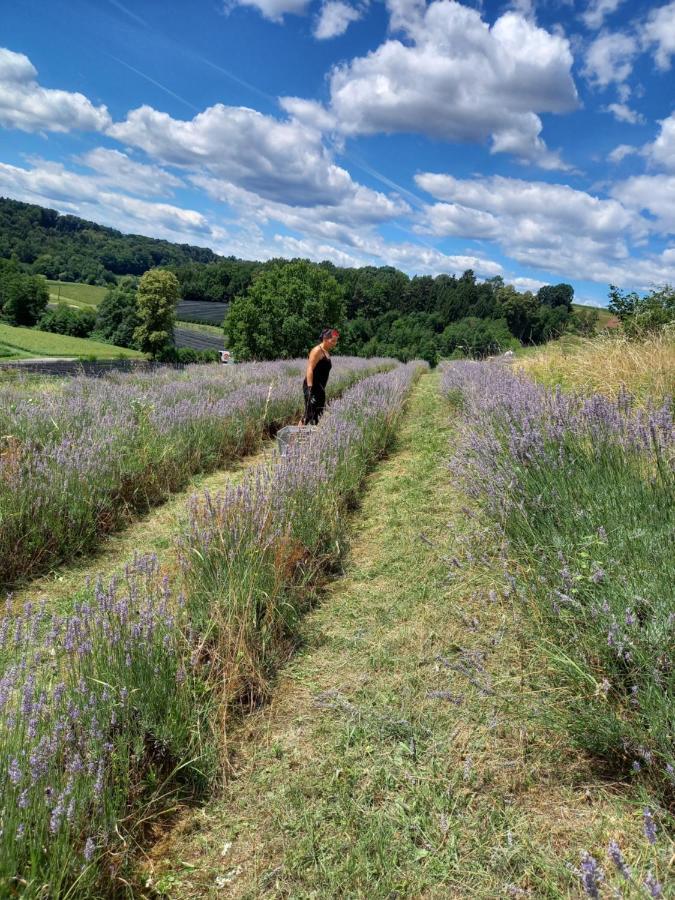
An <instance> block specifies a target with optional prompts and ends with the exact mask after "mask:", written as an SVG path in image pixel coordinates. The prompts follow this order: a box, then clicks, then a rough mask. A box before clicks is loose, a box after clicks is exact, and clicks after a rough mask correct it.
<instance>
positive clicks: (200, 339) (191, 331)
mask: <svg viewBox="0 0 675 900" xmlns="http://www.w3.org/2000/svg"><path fill="white" fill-rule="evenodd" d="M203 328H209V329H210V328H211V326H201V327H200V326H196V327H193V328H188V327H187V324H186V323H183V322H177V323H176V326H175V328H174V330H173V334H174V339H175V341H176V346H177V347H190V348H192V349H193V350H223V349H224V347H225V336H224V334H223V329H222V328H213V330H209V331H203V330H202V329H203Z"/></svg>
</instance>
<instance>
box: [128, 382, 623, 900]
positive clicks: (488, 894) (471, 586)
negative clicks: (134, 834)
mask: <svg viewBox="0 0 675 900" xmlns="http://www.w3.org/2000/svg"><path fill="white" fill-rule="evenodd" d="M448 415H449V413H448V410H447V408H446V406H445V404H444V403H443V402H442V401H441V399H440V397H439V395H438V381H437V376H434V375H431V376H427V377H424V378H423V379H422V380H421V381H420V383H419V384H418V386H417V387H416V388H415V390H414V392H413V395H412V397H411V401H410V404H409V407H408V412H407V415H406V419H405V421H404V424H403V428H402V432H401V436H400V442H399V447H398V450H397V452H395V453H394V454H393V455H392V456H391V457H390V458H389V459H388V460H386V461H385V462H384V463H383V464H382V465H381V466H380V468H379V469H378V471H377V472H376V473H375V474H374V475H373V476H371V478H370V480H369V485H368V489H367V491H366V495H365V499H364V503H363V507H362V509H361V510H360V511H359V512H358V513H357V515H356V517H355V522H354V540H353V544H352V547H351V552H350V554H349V559H348V563H347V568H346V572H345V576H344V578H342V579H340V580H338V581H336V582H335V583H334V584H333V585H332V586H331V587H330V588H329V590H328V591H327V592H326V593H325V596H324V597H323V601H322V603H321V605H320V607H318V608H317V609H315V610H314V611H313V612H312V613H311V614H310V615H309V616H307V618H306V619H305V621H304V624H303V628H304V634H303V638H304V649H303V650H302V651H301V652H300V653H299V654H298V656H296V657H295V659H294V660H293V661H291V663H290V664H289V665H288V666H287V667H286V668H285V669H284V670H283V672H282V673H281V674H280V677H279V680H278V684H277V688H276V691H275V697H274V700H273V702H272V703H270V704H269V705H268V706H267V707H266V708H264V709H262V710H260V711H259V712H257V713H256V714H254V715H252V716H251V717H249V718H248V719H247V721H246V723H245V724H244V725H243V727H242V732H241V735H240V740H239V749H238V756H237V757H236V776H235V778H234V779H233V780H232V781H231V782H230V783H229V784H228V785H227V786H226V788H225V791H224V794H223V796H222V797H221V798H219V799H218V800H217V802H213V803H211V804H210V805H208V806H207V807H206V808H204V809H200V810H196V811H188V812H187V813H186V814H185V816H184V817H183V819H182V821H181V822H180V823H179V825H178V827H177V828H176V829H175V830H174V831H173V832H172V833H170V834H169V835H168V836H167V837H166V838H165V839H164V841H162V842H161V843H160V844H159V845H157V846H156V847H155V848H154V849H153V851H152V853H151V854H150V857H149V858H148V859H147V864H146V866H145V872H146V877H147V878H148V885H149V886H150V887H151V888H152V889H153V890H154V891H155V892H156V894H159V895H160V896H166V897H170V898H173V900H179V898H180V900H183V898H197V897H247V898H248V897H250V898H253V897H292V898H305V897H306V898H310V897H312V898H324V897H326V898H328V897H363V898H392V897H398V898H403V897H410V898H417V897H439V898H440V897H443V898H447V897H467V898H468V897H472V898H473V897H484V898H501V897H508V896H532V897H567V896H570V897H573V896H579V895H580V888H579V885H580V882H579V878H578V875H577V874H575V873H574V872H573V871H571V870H570V866H571V867H575V866H578V864H579V859H580V853H581V851H582V850H583V849H584V848H587V847H589V848H592V847H594V846H596V845H597V844H598V843H599V844H600V845H602V846H604V847H606V846H607V841H608V840H609V838H610V837H618V838H619V839H620V842H621V845H622V847H624V848H625V847H630V845H632V844H634V845H635V846H639V845H640V841H641V835H640V810H639V808H636V807H635V806H633V805H631V803H630V798H628V797H627V796H625V795H624V789H623V788H622V787H620V786H616V785H611V784H608V783H604V782H602V781H600V780H599V779H598V778H597V777H596V776H595V775H593V773H592V771H591V769H590V767H589V765H588V764H587V763H586V761H585V760H583V759H580V758H579V756H578V754H576V753H575V752H573V751H571V750H570V749H569V748H568V747H567V746H566V743H565V741H564V738H562V739H561V736H560V735H552V734H550V733H549V732H548V731H547V730H546V728H545V726H544V725H543V724H542V722H541V721H540V719H541V715H540V712H541V710H540V709H539V697H538V685H539V682H540V679H541V677H543V672H544V668H545V667H544V664H543V661H542V659H541V658H540V657H539V656H538V654H537V653H536V651H535V650H534V649H533V648H529V647H524V646H523V645H522V644H521V640H520V638H519V634H520V629H519V628H518V618H517V611H516V609H515V606H514V604H513V603H512V601H511V599H510V598H509V596H508V590H507V589H506V588H505V580H504V576H503V564H502V562H501V559H500V556H499V553H500V547H499V545H498V543H497V542H496V538H495V535H494V534H493V533H492V532H491V529H490V528H489V527H488V526H487V525H486V524H485V523H484V522H482V521H481V519H480V516H479V515H477V514H476V513H474V512H472V511H471V510H470V509H468V508H467V507H466V503H467V501H466V498H465V497H463V496H462V495H461V494H460V493H458V491H457V489H456V488H455V487H453V485H452V484H451V480H450V474H449V472H448V470H447V467H446V465H445V461H446V457H447V454H448V445H449V440H450V437H451V433H452V426H451V423H450V422H449V421H448ZM603 842H604V843H603ZM156 894H155V895H156ZM631 896H632V895H631Z"/></svg>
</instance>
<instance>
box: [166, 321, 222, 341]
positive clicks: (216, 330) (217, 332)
mask: <svg viewBox="0 0 675 900" xmlns="http://www.w3.org/2000/svg"><path fill="white" fill-rule="evenodd" d="M176 325H177V326H178V327H179V328H187V329H188V330H189V331H200V332H201V333H202V334H212V335H214V336H215V337H219V338H222V337H223V329H222V328H221V327H220V326H218V325H207V324H206V322H183V321H179V320H177V321H176Z"/></svg>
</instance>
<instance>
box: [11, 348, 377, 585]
mask: <svg viewBox="0 0 675 900" xmlns="http://www.w3.org/2000/svg"><path fill="white" fill-rule="evenodd" d="M391 365H392V363H391V362H387V361H386V360H377V359H370V360H360V359H353V358H342V359H339V360H338V361H337V364H336V372H335V375H334V378H333V379H332V380H331V385H330V391H329V396H332V397H335V396H337V395H339V394H340V393H341V392H342V391H343V390H345V389H346V388H347V387H349V386H350V385H351V384H353V383H354V382H355V381H357V380H358V379H360V378H362V377H364V376H365V375H368V374H369V373H372V372H375V371H379V370H381V369H384V368H387V367H391ZM302 366H303V363H302V361H297V362H292V361H291V362H286V361H285V362H278V363H263V364H255V365H253V364H251V365H240V366H236V367H218V366H210V367H204V366H192V367H188V368H187V369H186V370H185V371H184V372H183V373H180V374H178V373H176V372H175V371H173V370H172V369H166V370H165V371H164V372H153V373H145V374H117V375H110V376H107V377H105V378H101V379H88V378H86V377H81V378H72V379H69V380H67V381H65V382H63V383H62V384H61V385H60V386H59V387H58V388H56V389H52V390H49V391H40V390H39V388H38V389H36V387H35V385H34V384H33V383H32V382H29V383H27V384H21V383H18V384H5V385H3V386H2V403H1V404H0V434H1V435H2V436H3V437H2V438H1V439H0V440H1V443H0V510H1V513H0V515H1V517H2V518H1V520H0V585H5V586H7V585H9V584H11V583H12V582H14V581H16V580H17V579H19V578H22V577H26V576H33V575H35V574H36V573H39V572H42V571H45V570H47V569H48V568H49V567H51V566H53V565H54V564H56V563H58V562H60V561H62V560H64V559H67V558H69V557H72V556H74V555H76V554H81V553H86V552H88V551H90V550H92V549H93V548H94V547H95V546H96V544H97V541H99V540H100V538H101V536H102V535H104V534H105V533H107V532H110V531H112V530H114V529H116V528H118V527H120V526H121V525H122V524H123V523H124V522H126V521H128V520H129V517H130V516H131V515H133V514H134V513H136V512H139V511H143V510H146V509H148V508H150V507H151V506H153V505H156V504H158V503H161V502H162V500H163V499H165V498H166V497H167V496H168V495H169V494H170V493H171V492H172V491H176V490H178V489H180V488H181V487H183V486H184V485H185V484H186V483H187V481H188V479H189V477H190V476H191V475H194V474H195V473H197V472H202V471H210V470H212V469H215V468H217V467H219V466H223V465H225V464H227V461H228V460H233V459H236V458H239V457H241V456H243V455H245V454H247V453H250V452H252V451H253V450H255V449H256V448H257V447H259V446H260V443H261V441H262V440H263V438H264V437H265V436H266V435H268V434H270V433H274V431H275V430H276V429H277V428H278V427H280V426H281V425H284V424H286V423H288V422H291V421H294V420H296V421H297V418H298V417H299V415H300V414H301V412H302V395H301V393H300V392H299V390H298V383H299V380H300V379H301V377H302V376H301V371H302Z"/></svg>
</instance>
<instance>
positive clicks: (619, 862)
mask: <svg viewBox="0 0 675 900" xmlns="http://www.w3.org/2000/svg"><path fill="white" fill-rule="evenodd" d="M607 852H608V854H609V858H610V859H611V860H612V862H613V863H614V865H615V866H616V869H617V871H618V872H620V873H621V874H622V875H623V877H624V878H626V879H628V880H630V868H629V867H628V866H627V865H626V861H625V860H624V858H623V854H622V853H621V850H620V848H619V845H618V844H617V842H616V841H610V842H609V847H608V848H607Z"/></svg>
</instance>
